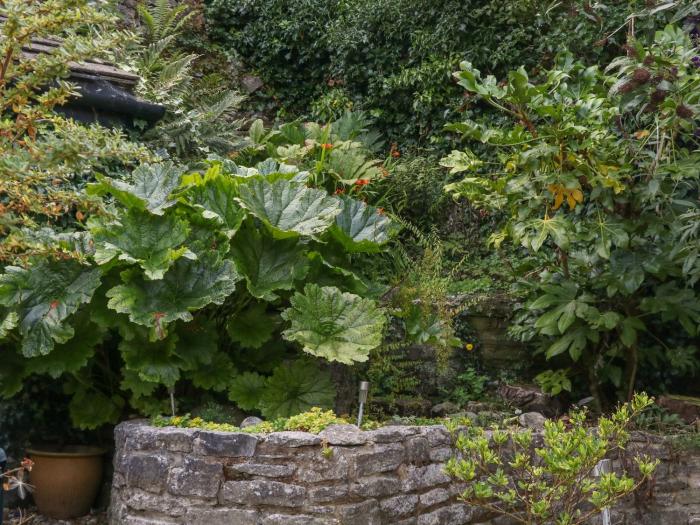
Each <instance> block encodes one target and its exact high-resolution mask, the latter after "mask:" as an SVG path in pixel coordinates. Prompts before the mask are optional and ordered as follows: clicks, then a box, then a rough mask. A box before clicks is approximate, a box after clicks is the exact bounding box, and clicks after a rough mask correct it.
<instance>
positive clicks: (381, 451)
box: [354, 443, 404, 477]
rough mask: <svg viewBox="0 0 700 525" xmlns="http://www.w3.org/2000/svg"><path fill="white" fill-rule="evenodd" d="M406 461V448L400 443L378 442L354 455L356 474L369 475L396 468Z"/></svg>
mask: <svg viewBox="0 0 700 525" xmlns="http://www.w3.org/2000/svg"><path fill="white" fill-rule="evenodd" d="M403 461H404V448H403V446H402V445H401V444H400V443H385V444H376V445H374V447H372V448H367V449H363V450H361V451H359V452H357V453H356V454H355V455H354V463H355V467H354V471H355V475H356V476H358V477H360V476H367V475H370V474H377V473H380V472H389V471H392V470H396V469H397V468H398V467H399V465H401V463H403Z"/></svg>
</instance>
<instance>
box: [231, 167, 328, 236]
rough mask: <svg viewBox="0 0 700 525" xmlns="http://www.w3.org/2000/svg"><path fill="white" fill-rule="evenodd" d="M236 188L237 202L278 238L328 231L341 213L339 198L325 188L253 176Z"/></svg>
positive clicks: (311, 234)
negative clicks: (270, 181) (238, 194)
mask: <svg viewBox="0 0 700 525" xmlns="http://www.w3.org/2000/svg"><path fill="white" fill-rule="evenodd" d="M239 191H240V197H239V199H238V200H239V202H240V203H241V204H242V205H243V206H244V207H245V208H246V209H247V210H248V211H250V212H251V213H252V214H253V215H255V216H256V217H257V218H258V219H260V220H261V221H263V222H264V223H265V224H266V225H268V226H269V227H270V228H271V230H272V232H273V234H274V235H275V237H277V238H284V237H293V236H296V235H306V236H314V235H316V234H319V233H321V232H323V231H325V230H327V229H328V228H329V227H330V226H331V224H332V223H333V219H335V216H336V215H338V214H339V213H340V201H339V200H338V199H336V198H334V197H331V196H330V195H328V194H327V193H326V192H325V191H321V190H317V189H313V188H307V187H306V186H304V185H303V184H299V183H295V182H291V181H288V180H284V179H281V180H277V181H276V182H274V183H269V182H267V181H265V180H260V179H254V180H251V181H250V182H248V183H247V184H244V185H242V186H241V187H240V189H239Z"/></svg>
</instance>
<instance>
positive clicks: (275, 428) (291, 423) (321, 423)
mask: <svg viewBox="0 0 700 525" xmlns="http://www.w3.org/2000/svg"><path fill="white" fill-rule="evenodd" d="M151 423H152V424H153V425H154V426H156V427H180V428H200V429H202V430H216V431H221V432H246V433H248V434H269V433H271V432H280V431H282V430H298V431H303V432H311V433H312V434H318V433H319V432H321V431H322V430H323V429H325V428H326V427H329V426H330V425H339V424H347V423H348V421H347V420H346V419H343V418H340V417H337V416H336V415H335V414H334V413H333V411H332V410H325V411H324V410H322V409H321V408H318V407H313V408H312V409H311V410H309V411H307V412H302V413H301V414H297V415H296V416H292V417H290V418H281V419H276V420H274V421H263V422H262V423H259V424H257V425H253V426H250V427H245V428H240V427H237V426H236V425H231V424H229V423H212V422H210V421H204V420H203V419H202V418H201V417H190V416H189V414H186V415H184V416H173V417H164V416H157V417H155V418H153V419H152V420H151Z"/></svg>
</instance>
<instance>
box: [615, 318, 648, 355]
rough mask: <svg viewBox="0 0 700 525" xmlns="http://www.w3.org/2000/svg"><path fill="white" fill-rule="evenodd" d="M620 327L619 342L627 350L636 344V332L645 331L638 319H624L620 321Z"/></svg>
mask: <svg viewBox="0 0 700 525" xmlns="http://www.w3.org/2000/svg"><path fill="white" fill-rule="evenodd" d="M621 326H622V329H621V330H620V341H622V344H623V345H625V346H626V347H627V348H630V347H632V346H633V345H634V344H635V343H636V342H637V332H638V331H642V330H645V329H646V327H645V326H644V323H643V322H642V321H641V320H640V319H639V318H638V317H626V318H625V319H623V320H622V325H621Z"/></svg>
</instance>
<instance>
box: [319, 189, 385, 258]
mask: <svg viewBox="0 0 700 525" xmlns="http://www.w3.org/2000/svg"><path fill="white" fill-rule="evenodd" d="M342 203H343V209H342V211H341V212H340V214H338V216H337V217H336V218H335V224H334V225H333V227H332V228H331V233H332V235H333V236H334V237H335V238H336V239H337V240H338V241H339V242H340V243H341V244H342V245H343V247H344V248H345V249H346V250H348V251H350V252H376V251H379V250H380V248H381V245H382V244H384V243H385V242H387V241H388V240H389V228H390V226H391V221H390V220H389V218H388V217H387V216H386V215H384V214H383V212H382V211H381V210H380V209H379V208H375V207H373V206H368V205H367V204H365V203H364V202H362V201H358V200H355V199H348V198H344V199H342Z"/></svg>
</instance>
